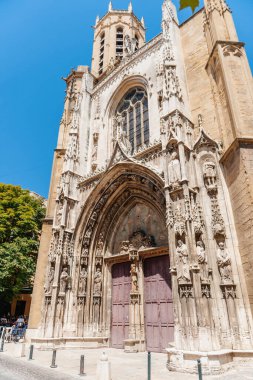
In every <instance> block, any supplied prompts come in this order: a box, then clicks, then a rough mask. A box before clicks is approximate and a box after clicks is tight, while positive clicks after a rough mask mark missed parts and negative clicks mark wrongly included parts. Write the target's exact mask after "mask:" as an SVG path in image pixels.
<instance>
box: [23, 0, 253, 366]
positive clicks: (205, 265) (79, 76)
mask: <svg viewBox="0 0 253 380" xmlns="http://www.w3.org/2000/svg"><path fill="white" fill-rule="evenodd" d="M154 6H155V4H154ZM65 81H66V97H65V103H64V112H63V116H62V120H61V123H60V129H59V138H58V144H57V148H56V150H55V155H54V162H53V169H52V178H51V186H50V193H49V200H48V208H47V217H46V219H45V221H44V225H43V230H42V237H41V245H40V252H39V257H38V265H37V272H36V277H35V284H34V293H33V301H32V307H31V314H30V321H29V330H28V337H30V339H31V340H32V341H33V342H34V343H36V344H38V345H41V346H53V345H54V346H59V347H61V346H66V347H67V346H69V347H73V346H76V347H101V346H108V347H114V348H119V349H124V350H125V351H126V352H138V351H144V350H148V351H154V352H167V354H168V363H167V366H168V368H169V369H170V370H183V371H194V370H195V369H196V359H197V358H199V357H202V358H203V363H204V371H205V372H206V373H217V372H219V371H220V370H221V368H222V365H223V364H226V363H227V362H231V361H233V360H238V359H240V358H245V357H249V356H250V355H252V353H253V330H252V327H253V325H252V311H253V253H252V241H251V239H252V238H253V218H252V212H253V86H252V84H253V81H252V75H251V72H250V68H249V65H248V61H247V56H246V53H245V50H244V44H243V43H241V42H239V41H238V37H237V34H236V30H235V27H234V24H233V19H232V15H231V11H230V9H229V7H228V6H227V4H226V3H225V1H224V0H205V6H204V8H203V9H202V10H201V11H199V12H198V13H196V14H194V15H193V16H192V17H191V18H190V19H189V20H187V21H186V22H184V23H183V24H182V25H179V23H178V19H177V14H176V9H175V7H174V5H173V3H172V1H171V0H164V3H163V7H162V32H161V33H160V34H159V35H158V36H156V37H154V38H153V39H152V40H151V41H148V42H146V40H145V24H144V20H143V19H142V20H139V19H138V18H137V17H136V16H135V15H134V13H133V9H132V5H131V3H130V5H129V7H128V9H127V10H115V9H113V6H112V4H111V3H110V4H109V8H108V12H107V13H106V15H105V16H104V17H102V18H101V19H99V18H97V19H96V25H95V27H94V49H93V57H92V66H91V69H89V68H88V67H86V66H78V67H77V69H76V70H72V71H71V73H70V74H69V75H68V77H67V78H65Z"/></svg>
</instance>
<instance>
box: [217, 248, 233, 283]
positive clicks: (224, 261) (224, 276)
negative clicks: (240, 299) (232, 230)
mask: <svg viewBox="0 0 253 380" xmlns="http://www.w3.org/2000/svg"><path fill="white" fill-rule="evenodd" d="M218 247H219V248H218V249H217V264H218V267H219V272H220V275H221V284H233V274H232V267H231V259H230V255H229V252H228V250H227V248H225V244H224V243H223V242H219V243H218Z"/></svg>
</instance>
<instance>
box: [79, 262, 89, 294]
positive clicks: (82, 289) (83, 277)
mask: <svg viewBox="0 0 253 380" xmlns="http://www.w3.org/2000/svg"><path fill="white" fill-rule="evenodd" d="M87 277H88V273H87V271H86V270H85V268H82V269H81V272H80V276H79V285H78V292H79V294H85V293H86V284H87Z"/></svg>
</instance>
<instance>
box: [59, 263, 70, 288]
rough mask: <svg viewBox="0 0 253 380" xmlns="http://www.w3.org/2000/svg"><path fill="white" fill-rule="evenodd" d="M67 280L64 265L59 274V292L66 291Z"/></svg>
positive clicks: (67, 276) (66, 271)
mask: <svg viewBox="0 0 253 380" xmlns="http://www.w3.org/2000/svg"><path fill="white" fill-rule="evenodd" d="M68 281H69V275H68V268H66V267H64V268H63V269H62V272H61V276H60V293H66V289H67V284H68Z"/></svg>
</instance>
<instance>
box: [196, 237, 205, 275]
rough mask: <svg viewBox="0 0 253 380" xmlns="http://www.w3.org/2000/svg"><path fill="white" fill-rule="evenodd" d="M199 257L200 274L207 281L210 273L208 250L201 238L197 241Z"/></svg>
mask: <svg viewBox="0 0 253 380" xmlns="http://www.w3.org/2000/svg"><path fill="white" fill-rule="evenodd" d="M197 257H198V263H199V265H200V268H201V269H200V274H201V281H202V282H206V281H208V273H207V257H206V250H205V246H204V243H203V241H201V240H199V241H197Z"/></svg>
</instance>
